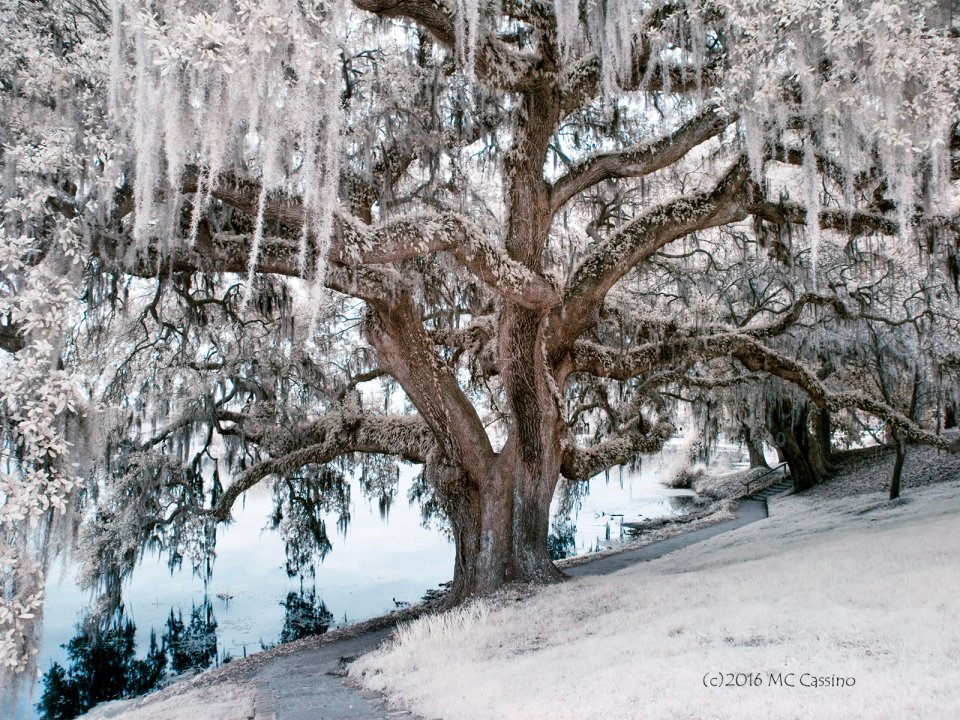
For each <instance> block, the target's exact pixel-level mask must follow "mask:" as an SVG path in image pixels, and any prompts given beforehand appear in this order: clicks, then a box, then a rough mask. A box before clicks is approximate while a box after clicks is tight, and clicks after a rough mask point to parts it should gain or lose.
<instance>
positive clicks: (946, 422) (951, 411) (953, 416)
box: [943, 404, 957, 430]
mask: <svg viewBox="0 0 960 720" xmlns="http://www.w3.org/2000/svg"><path fill="white" fill-rule="evenodd" d="M956 426H957V409H956V407H954V406H953V405H951V404H948V405H947V406H946V407H944V409H943V428H944V429H945V430H949V429H950V428H955V427H956Z"/></svg>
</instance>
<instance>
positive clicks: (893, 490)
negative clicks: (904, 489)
mask: <svg viewBox="0 0 960 720" xmlns="http://www.w3.org/2000/svg"><path fill="white" fill-rule="evenodd" d="M896 447H897V458H896V460H894V462H893V477H892V478H891V480H890V499H891V500H896V499H897V498H898V497H900V476H901V475H902V474H903V462H904V460H906V458H907V444H906V443H905V442H904V441H903V440H902V439H901V438H896Z"/></svg>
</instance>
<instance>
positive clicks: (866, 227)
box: [747, 200, 900, 236]
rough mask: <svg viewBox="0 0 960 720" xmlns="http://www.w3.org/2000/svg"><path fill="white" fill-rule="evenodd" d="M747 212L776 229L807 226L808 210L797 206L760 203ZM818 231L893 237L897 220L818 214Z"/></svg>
mask: <svg viewBox="0 0 960 720" xmlns="http://www.w3.org/2000/svg"><path fill="white" fill-rule="evenodd" d="M747 209H748V211H749V213H750V214H751V215H753V216H754V217H757V218H760V219H761V220H766V221H767V222H770V223H773V224H775V225H803V224H806V222H807V208H806V207H805V206H804V205H801V204H800V203H792V202H791V203H775V202H770V201H768V200H760V201H756V202H752V203H750V205H749V206H748V208H747ZM819 217H820V227H821V228H824V229H829V230H836V231H838V232H842V233H846V234H847V235H850V236H857V235H871V234H877V233H879V234H881V235H896V234H897V233H898V232H899V231H900V228H899V225H898V223H897V221H896V220H893V219H891V218H888V217H886V216H884V215H880V214H877V213H868V212H859V211H853V210H851V211H847V210H822V211H821V212H820V215H819Z"/></svg>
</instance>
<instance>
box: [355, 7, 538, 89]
mask: <svg viewBox="0 0 960 720" xmlns="http://www.w3.org/2000/svg"><path fill="white" fill-rule="evenodd" d="M353 4H354V5H355V6H356V7H357V8H359V9H361V10H366V11H367V12H371V13H373V14H374V15H377V16H378V17H382V18H397V19H402V20H410V21H412V22H415V23H416V24H417V25H419V26H420V27H422V28H423V29H424V30H426V31H427V32H429V33H430V35H432V36H433V38H434V39H435V40H436V41H437V42H439V43H440V44H441V45H444V46H445V47H447V48H448V49H450V50H453V49H455V48H456V47H457V10H456V6H455V4H454V3H452V2H445V1H444V0H353ZM473 62H474V72H475V73H476V76H477V77H478V78H480V79H483V80H484V81H486V83H487V84H489V85H491V86H492V87H496V88H499V89H501V90H508V91H511V92H525V91H530V90H533V89H536V88H537V87H540V86H541V85H542V83H543V82H544V80H545V79H546V75H545V74H544V72H543V68H542V62H541V59H540V58H539V57H537V56H535V55H533V54H532V53H527V52H521V51H518V50H516V49H515V48H513V47H510V46H509V45H508V44H507V43H506V42H504V41H503V40H502V39H501V38H500V37H498V36H497V35H495V34H494V33H491V32H486V33H483V34H482V35H481V36H480V37H478V38H477V41H476V55H475V58H474V61H473Z"/></svg>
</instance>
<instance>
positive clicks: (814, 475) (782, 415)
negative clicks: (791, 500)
mask: <svg viewBox="0 0 960 720" xmlns="http://www.w3.org/2000/svg"><path fill="white" fill-rule="evenodd" d="M810 407H811V406H810V404H809V403H807V402H804V403H802V404H801V405H800V407H796V406H795V404H794V402H793V401H792V400H790V399H789V398H782V399H781V400H780V402H779V403H778V404H777V406H776V407H775V408H774V409H773V410H772V411H771V412H770V415H769V427H770V434H771V435H772V436H773V438H774V442H775V443H776V444H777V447H778V449H779V451H780V456H781V457H782V458H783V459H784V460H785V461H786V463H787V465H789V467H790V476H791V477H792V478H793V489H794V491H795V492H803V491H804V490H809V489H810V488H812V487H813V486H814V485H816V484H818V483H820V482H822V481H823V480H824V479H825V478H826V474H825V473H826V470H825V467H824V463H823V458H822V457H821V453H820V451H819V449H816V448H815V447H814V445H815V441H814V440H813V436H812V434H811V433H810V430H809V423H810Z"/></svg>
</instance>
